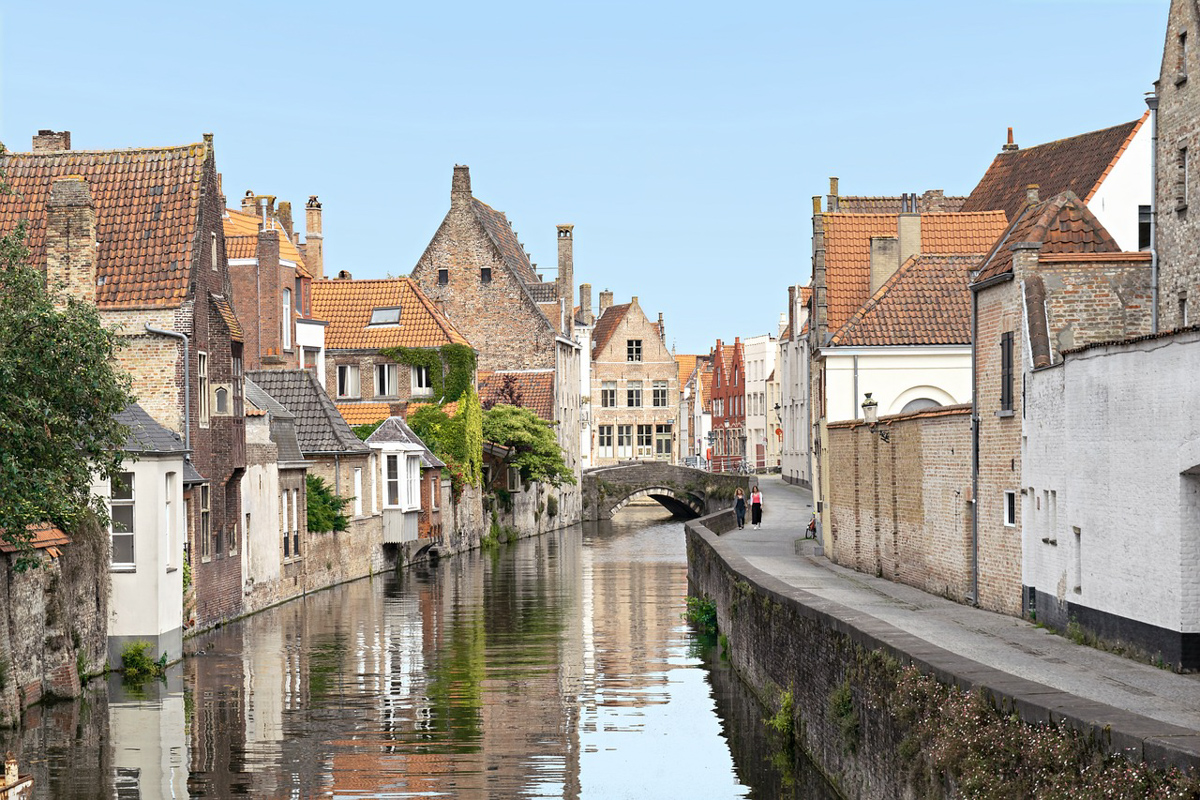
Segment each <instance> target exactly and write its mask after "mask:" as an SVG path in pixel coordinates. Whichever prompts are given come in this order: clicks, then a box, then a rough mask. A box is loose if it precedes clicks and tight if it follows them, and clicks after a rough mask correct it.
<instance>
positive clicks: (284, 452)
mask: <svg viewBox="0 0 1200 800" xmlns="http://www.w3.org/2000/svg"><path fill="white" fill-rule="evenodd" d="M246 400H247V401H249V402H248V403H247V406H246V407H247V409H249V407H250V404H253V405H254V406H255V407H257V408H259V409H261V410H262V412H263V413H267V414H270V422H271V441H273V442H274V443H275V448H276V456H275V457H276V461H277V462H278V463H279V464H280V465H284V464H296V463H297V462H299V461H303V460H304V454H303V453H302V452H301V450H300V441H299V438H298V437H297V436H296V415H295V414H293V413H292V412H291V411H288V410H287V409H286V408H284V407H283V405H282V404H281V403H279V402H278V401H277V400H275V398H273V397H271V395H269V394H267V393H266V392H264V391H263V390H262V388H261V387H260V386H259V385H258V384H256V383H255V382H254V381H252V380H250V379H249V378H247V379H246ZM247 413H248V412H247Z"/></svg>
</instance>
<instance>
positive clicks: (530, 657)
mask: <svg viewBox="0 0 1200 800" xmlns="http://www.w3.org/2000/svg"><path fill="white" fill-rule="evenodd" d="M686 584H687V577H686V561H685V553H684V540H683V533H682V528H681V525H680V524H679V523H676V522H671V521H669V520H667V519H664V515H663V512H662V510H661V509H660V508H658V507H657V506H654V507H650V508H638V507H630V508H627V509H626V510H625V511H624V512H623V513H622V514H621V515H620V516H619V517H618V520H617V521H615V522H614V523H612V524H603V525H593V526H589V527H586V528H584V529H582V530H581V529H579V528H574V529H571V530H567V531H563V532H560V533H558V534H553V535H548V536H544V537H539V538H535V539H528V540H523V541H521V542H519V543H517V544H515V545H513V546H510V547H506V548H502V549H499V550H493V551H487V552H483V553H475V554H469V555H466V556H462V557H456V558H454V559H449V560H445V561H442V562H441V563H440V564H439V565H437V566H435V567H423V568H416V569H411V570H407V571H404V572H402V573H400V574H398V575H387V576H377V577H376V578H374V579H372V580H366V581H359V582H357V583H354V584H350V585H347V586H343V587H339V588H337V589H334V590H332V591H327V592H320V593H318V594H315V595H311V596H309V597H306V598H303V599H301V600H297V601H293V602H291V603H287V604H285V605H282V606H279V607H277V608H274V609H270V610H268V611H266V612H264V613H261V614H258V615H256V616H254V617H251V618H249V619H247V620H244V621H242V622H240V623H236V624H232V625H228V626H225V627H224V628H222V629H220V630H218V631H215V632H213V633H211V634H208V635H206V636H205V637H203V638H201V639H199V640H197V641H195V642H194V643H193V646H194V648H195V649H196V651H197V652H196V654H195V655H194V656H192V657H190V658H188V659H186V660H185V661H184V662H183V664H181V665H179V666H177V667H175V668H173V670H172V671H171V672H170V675H169V677H168V680H167V681H166V682H165V683H162V684H150V685H148V686H146V687H144V688H143V689H142V690H140V691H131V690H129V689H128V688H125V687H123V686H121V684H120V682H119V680H118V679H115V678H114V679H113V680H112V681H110V683H109V685H108V686H103V685H101V686H99V687H95V686H94V687H93V688H92V691H90V692H89V695H88V697H87V699H86V700H85V701H84V702H81V703H71V704H65V705H61V706H55V707H52V708H48V709H39V710H34V711H32V712H30V716H29V718H28V719H27V724H28V727H27V728H26V730H25V731H24V732H23V733H22V734H20V735H17V734H8V735H7V738H6V736H5V735H4V734H0V747H8V748H10V749H14V750H18V751H20V753H21V757H22V760H23V766H24V765H25V764H28V765H29V771H30V772H32V773H33V774H34V775H35V777H36V778H37V780H38V786H39V792H42V793H41V794H40V795H39V796H45V797H61V798H82V797H113V796H119V797H146V798H150V797H183V796H189V795H190V796H192V797H232V796H252V797H294V798H307V797H316V796H337V797H344V798H356V797H397V798H398V797H455V798H488V797H528V798H572V799H573V798H621V797H637V798H645V797H688V798H697V799H699V798H721V799H722V800H723V799H724V798H734V797H758V798H766V797H784V796H787V797H817V798H824V797H832V796H833V795H830V794H824V793H821V792H823V791H824V789H823V788H822V787H820V786H819V779H818V780H817V781H816V782H814V781H810V780H809V778H811V777H813V775H814V774H815V773H812V771H811V770H808V771H807V772H806V771H805V768H804V767H803V766H801V767H799V768H795V767H791V766H789V765H788V764H787V763H784V762H781V761H780V760H779V759H778V758H777V759H775V761H771V760H770V755H771V753H770V743H769V742H767V741H766V740H765V728H764V726H763V724H762V720H761V718H762V714H761V711H760V710H758V707H757V705H756V704H755V703H754V701H753V698H751V697H750V696H749V695H748V694H747V693H746V692H745V691H744V690H743V689H742V688H741V686H740V684H738V683H737V681H736V679H735V678H733V677H732V676H731V675H729V674H728V672H727V670H726V669H724V668H723V667H722V666H721V665H720V663H719V662H718V663H716V664H715V665H712V666H710V665H708V664H706V663H705V662H704V661H703V660H702V659H701V658H700V657H698V653H699V652H700V651H699V650H698V648H697V647H696V643H695V640H694V639H693V637H692V635H691V633H690V631H689V630H688V629H687V627H686V626H685V625H684V624H683V622H682V619H681V614H682V612H683V609H684V596H685V594H686V589H687V586H686ZM810 784H811V785H810ZM42 787H45V789H44V790H43V788H42ZM798 787H803V790H804V791H807V792H811V793H808V794H798V793H796V792H797V791H800V788H798ZM814 787H815V788H814Z"/></svg>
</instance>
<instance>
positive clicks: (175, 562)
mask: <svg viewBox="0 0 1200 800" xmlns="http://www.w3.org/2000/svg"><path fill="white" fill-rule="evenodd" d="M175 481H176V474H175V473H174V472H168V473H167V478H166V483H165V484H164V486H163V495H164V500H163V507H164V510H165V511H166V513H165V514H164V515H163V516H165V517H166V519H167V535H166V540H167V541H166V545H167V558H166V562H167V570H168V571H171V570H175V569H178V568H179V559H178V558H176V557H175V553H176V552H177V551H178V550H179V518H178V517H176V515H175V508H176V504H175Z"/></svg>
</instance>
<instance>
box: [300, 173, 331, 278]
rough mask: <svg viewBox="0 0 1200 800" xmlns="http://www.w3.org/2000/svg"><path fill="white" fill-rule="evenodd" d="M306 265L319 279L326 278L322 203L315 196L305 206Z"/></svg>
mask: <svg viewBox="0 0 1200 800" xmlns="http://www.w3.org/2000/svg"><path fill="white" fill-rule="evenodd" d="M300 252H301V253H302V254H303V255H304V264H305V266H307V267H308V271H309V272H311V273H312V274H313V275H315V276H316V277H317V278H318V279H320V278H324V277H325V238H324V236H322V234H321V201H320V200H318V199H317V196H316V195H315V194H312V195H309V196H308V202H307V203H305V204H304V247H303V248H301V250H300Z"/></svg>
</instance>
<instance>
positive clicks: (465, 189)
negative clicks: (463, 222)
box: [450, 164, 471, 208]
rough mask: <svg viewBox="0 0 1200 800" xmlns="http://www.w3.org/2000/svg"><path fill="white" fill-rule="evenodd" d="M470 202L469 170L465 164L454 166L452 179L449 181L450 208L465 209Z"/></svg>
mask: <svg viewBox="0 0 1200 800" xmlns="http://www.w3.org/2000/svg"><path fill="white" fill-rule="evenodd" d="M470 202H471V168H470V167H468V166H466V165H465V164H463V165H460V164H455V165H454V177H453V178H452V179H451V180H450V207H451V208H458V207H459V206H462V207H466V205H467V204H468V203H470Z"/></svg>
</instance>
